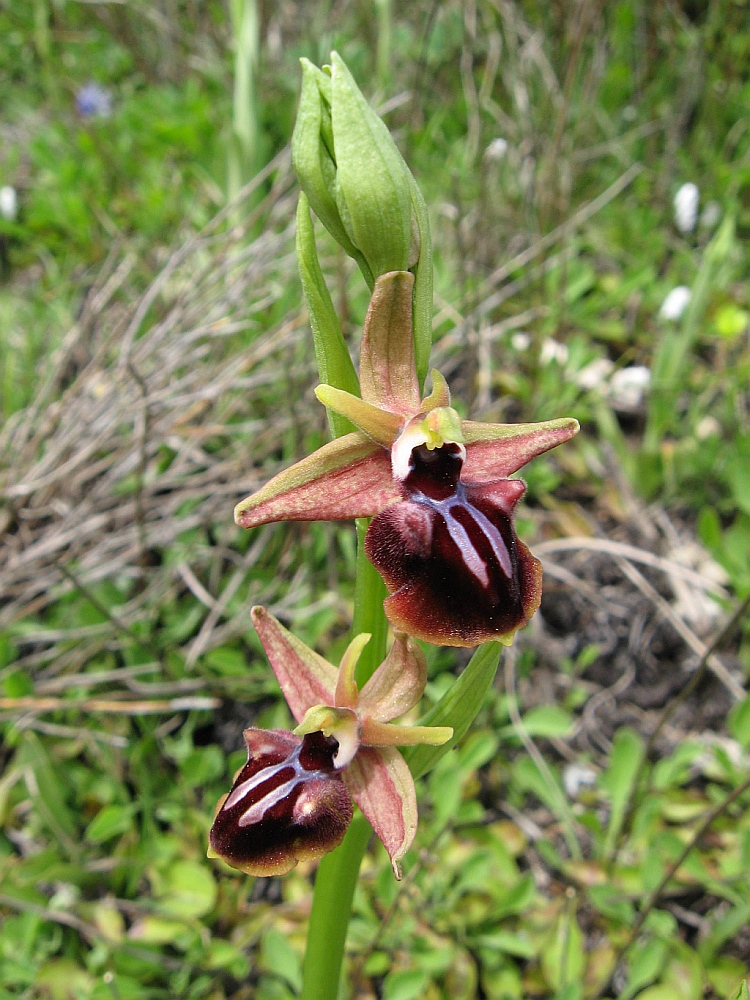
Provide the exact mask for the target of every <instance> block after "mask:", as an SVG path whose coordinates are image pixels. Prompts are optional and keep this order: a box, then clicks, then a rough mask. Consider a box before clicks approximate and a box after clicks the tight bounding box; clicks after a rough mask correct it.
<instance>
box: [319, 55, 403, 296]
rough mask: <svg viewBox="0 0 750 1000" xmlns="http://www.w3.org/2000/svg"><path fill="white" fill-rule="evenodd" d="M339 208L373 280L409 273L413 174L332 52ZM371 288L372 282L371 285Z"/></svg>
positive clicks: (352, 79) (333, 112) (341, 63)
mask: <svg viewBox="0 0 750 1000" xmlns="http://www.w3.org/2000/svg"><path fill="white" fill-rule="evenodd" d="M331 67H332V71H333V72H332V76H331V80H332V94H333V97H332V105H331V115H332V119H333V137H334V146H335V154H336V204H337V207H338V211H339V216H340V219H341V222H342V223H343V226H344V228H345V229H346V232H347V235H348V237H349V239H350V240H351V242H352V243H353V244H354V246H356V247H357V248H358V249H359V250H360V252H361V253H362V254H363V256H364V257H365V259H366V261H367V263H368V265H369V268H370V271H371V274H372V277H373V279H377V278H378V277H379V276H380V275H381V274H385V273H386V272H388V271H406V270H408V268H409V266H410V264H411V263H412V258H413V257H414V259H416V258H418V256H419V250H418V249H417V252H416V255H415V254H414V253H413V250H412V222H411V220H412V204H411V202H412V194H411V184H410V178H411V174H410V173H409V170H408V168H407V166H406V163H405V162H404V159H403V157H402V156H401V154H400V153H399V151H398V149H397V148H396V144H395V143H394V141H393V139H392V138H391V134H390V132H389V131H388V129H387V127H386V126H385V124H384V123H383V122H382V121H381V119H380V118H379V117H378V116H377V115H376V114H375V112H374V111H373V110H372V108H371V107H370V105H369V104H368V103H367V101H366V100H365V98H364V96H363V94H362V92H361V91H360V89H359V87H358V86H357V84H356V83H355V82H354V78H353V77H352V75H351V73H350V72H349V70H348V69H347V67H346V64H345V63H344V60H343V59H342V58H341V56H340V55H339V54H338V53H337V52H332V53H331ZM368 284H369V282H368Z"/></svg>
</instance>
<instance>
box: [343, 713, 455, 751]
mask: <svg viewBox="0 0 750 1000" xmlns="http://www.w3.org/2000/svg"><path fill="white" fill-rule="evenodd" d="M452 736H453V729H452V728H451V727H450V726H396V725H394V724H393V723H392V722H376V721H375V720H374V719H365V721H364V722H363V723H362V744H363V745H364V746H368V747H416V746H431V747H441V746H442V745H443V743H447V742H448V740H449V739H450V738H451V737H452Z"/></svg>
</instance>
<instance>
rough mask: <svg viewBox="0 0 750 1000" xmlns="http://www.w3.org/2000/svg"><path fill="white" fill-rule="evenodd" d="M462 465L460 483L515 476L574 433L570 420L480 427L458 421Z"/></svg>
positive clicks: (562, 419) (479, 425)
mask: <svg viewBox="0 0 750 1000" xmlns="http://www.w3.org/2000/svg"><path fill="white" fill-rule="evenodd" d="M462 427H463V432H464V441H465V443H466V464H465V465H464V469H463V474H462V477H461V478H462V479H465V480H466V481H467V482H488V481H491V480H493V479H501V478H502V477H504V476H509V475H511V473H513V472H517V471H518V470H519V469H520V468H521V466H522V465H525V464H526V463H527V462H529V461H531V459H532V458H536V456H537V455H541V454H543V453H544V452H545V451H549V450H550V448H556V447H557V445H559V444H563V443H564V442H565V441H568V440H570V438H572V437H573V435H574V434H577V433H578V430H579V425H578V421H577V420H574V419H573V418H572V417H561V418H560V419H559V420H546V421H544V422H542V423H538V424H482V423H478V422H476V421H474V420H464V421H462Z"/></svg>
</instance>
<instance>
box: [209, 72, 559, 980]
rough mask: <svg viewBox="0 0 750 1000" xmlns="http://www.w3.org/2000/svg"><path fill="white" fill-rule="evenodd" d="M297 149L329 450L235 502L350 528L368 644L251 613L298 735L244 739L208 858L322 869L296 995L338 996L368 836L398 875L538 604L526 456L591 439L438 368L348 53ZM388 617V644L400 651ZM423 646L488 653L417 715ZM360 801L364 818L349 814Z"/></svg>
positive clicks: (398, 192)
mask: <svg viewBox="0 0 750 1000" xmlns="http://www.w3.org/2000/svg"><path fill="white" fill-rule="evenodd" d="M302 69H303V84H302V94H301V97H300V106H299V114H298V119H297V124H296V126H295V132H294V137H293V141H292V158H293V161H294V165H295V169H296V171H297V175H298V178H299V182H300V187H301V189H302V193H301V195H300V200H299V206H298V212H297V256H298V262H299V269H300V277H301V281H302V288H303V293H304V296H305V301H306V303H307V307H308V312H309V316H310V326H311V329H312V334H313V340H314V344H315V356H316V360H317V364H318V370H319V375H320V381H321V384H320V385H319V386H318V388H317V390H316V393H317V396H318V399H319V400H320V402H321V403H322V404H323V405H324V406H325V407H326V410H327V414H328V420H329V426H330V429H331V435H332V440H331V441H330V442H329V443H328V444H326V445H324V446H323V447H322V448H319V449H318V450H317V451H316V452H315V453H314V454H312V455H309V456H307V457H306V458H304V459H302V461H300V462H298V463H296V465H293V466H292V467H291V468H288V469H286V470H285V471H283V472H281V473H279V474H278V475H277V476H275V477H274V478H273V479H271V480H270V482H268V483H266V485H265V486H264V487H263V488H262V489H260V490H259V491H257V492H256V493H254V494H253V495H252V496H249V497H247V498H246V499H245V500H243V501H242V502H241V503H239V504H238V505H237V508H236V510H235V519H236V521H237V523H238V524H239V525H241V526H242V527H244V528H250V529H252V528H255V527H257V526H260V525H262V524H267V523H269V522H272V521H283V520H302V521H309V520H341V519H353V520H355V522H356V531H357V565H356V581H355V607H354V621H353V636H352V640H351V642H350V644H349V646H348V648H347V650H346V651H345V653H344V655H343V657H342V659H341V663H340V665H339V667H338V668H336V667H335V666H334V665H332V664H331V663H329V662H328V661H327V660H326V659H325V658H324V657H322V656H321V655H320V654H318V653H317V652H315V651H314V650H313V649H310V648H309V647H308V646H306V645H305V644H304V643H303V642H302V641H301V640H300V639H298V638H297V637H295V636H294V635H293V634H292V633H291V632H289V631H288V630H287V629H286V628H285V627H284V626H283V625H282V624H281V622H279V621H278V620H277V619H276V618H274V617H273V615H271V614H270V613H269V612H268V611H266V610H265V609H264V608H262V607H256V608H253V610H252V618H253V622H254V624H255V627H256V630H257V632H258V635H259V637H260V640H261V643H262V644H263V647H264V649H265V651H266V654H267V656H268V659H269V662H270V664H271V667H272V668H273V671H274V673H275V674H276V677H277V679H278V682H279V685H280V687H281V691H282V693H283V695H284V697H285V698H286V700H287V703H288V705H289V708H290V710H291V713H292V715H293V716H294V718H295V720H296V722H297V727H296V728H295V729H294V730H293V731H292V732H287V731H282V730H273V731H264V730H260V729H253V728H250V729H247V730H245V733H244V736H245V742H246V744H247V749H248V759H247V763H246V764H245V765H244V766H243V768H241V769H240V771H239V772H238V773H237V775H236V776H235V780H234V783H233V785H232V787H231V789H230V790H229V792H228V793H227V794H226V795H225V796H223V797H222V799H221V801H220V802H219V804H218V806H217V811H216V816H215V819H214V823H213V826H212V828H211V833H210V837H209V840H210V850H209V853H210V854H211V856H216V857H220V858H223V859H224V860H225V861H227V862H228V863H229V864H230V865H231V866H233V867H235V868H237V869H239V870H241V871H244V872H247V873H249V874H252V875H283V874H285V873H286V872H288V871H290V870H291V869H292V868H294V866H295V865H297V864H298V863H299V862H300V861H307V860H312V859H322V860H321V861H320V865H319V867H318V872H317V877H316V879H315V889H314V895H313V903H312V910H311V916H310V923H309V929H308V941H307V950H306V955H305V961H304V967H303V986H302V994H301V995H302V1000H336V997H337V996H338V993H339V980H340V975H341V967H342V961H343V955H344V949H345V943H346V932H347V928H348V925H349V918H350V914H351V906H352V900H353V897H354V891H355V887H356V883H357V878H358V874H359V868H360V864H361V861H362V857H363V855H364V851H365V849H366V847H367V844H368V842H369V839H370V835H371V833H372V832H373V831H374V832H375V833H376V834H377V836H378V837H379V839H380V840H381V842H382V843H383V845H384V847H385V849H386V851H387V852H388V855H389V857H390V860H391V864H392V867H393V872H394V875H395V877H396V878H397V879H400V878H401V862H402V860H403V858H404V856H405V855H406V853H407V851H408V850H409V848H410V847H411V844H412V842H413V840H414V836H415V834H416V829H417V795H416V789H415V785H414V778H415V777H419V776H421V775H422V774H425V773H426V772H427V771H429V770H430V769H431V768H432V767H433V766H434V765H435V763H436V762H437V761H438V760H439V759H440V757H441V756H442V755H443V754H444V753H446V752H447V751H448V750H449V749H450V748H451V747H452V746H454V744H455V742H456V740H458V739H460V738H461V737H462V736H463V735H464V733H465V732H466V731H467V729H468V727H469V726H470V725H471V723H472V721H473V719H474V718H475V716H476V714H477V713H478V712H479V711H480V709H481V707H482V703H483V701H484V698H485V695H486V693H487V690H488V689H489V686H490V685H491V684H492V682H493V679H494V676H495V672H496V670H497V663H498V659H499V650H500V648H501V647H500V646H499V645H498V643H503V644H505V645H509V644H511V643H512V641H513V638H514V635H515V633H516V631H517V630H518V629H519V628H522V627H523V626H524V625H525V624H526V623H527V621H528V620H529V618H530V617H531V615H532V614H533V613H534V611H535V610H536V609H537V607H538V605H539V601H540V599H541V564H540V563H539V562H538V560H536V559H535V558H534V557H533V556H532V555H531V553H530V552H529V550H528V549H527V548H526V546H525V545H524V544H523V542H522V541H521V540H520V539H519V538H518V537H517V535H516V533H515V528H514V513H515V508H516V505H517V504H518V502H519V501H520V499H521V497H522V496H523V494H524V492H525V488H526V486H525V483H524V482H523V481H522V480H520V479H514V478H511V477H512V476H513V474H514V473H516V472H517V471H518V470H519V469H520V468H521V467H522V466H523V465H524V464H525V463H526V462H528V461H530V460H531V459H532V458H534V457H535V456H537V455H540V454H542V453H543V452H545V451H547V450H549V449H550V448H554V447H556V446H557V445H559V444H562V443H563V442H565V441H567V440H568V439H569V438H570V437H572V436H573V435H574V434H575V433H576V431H577V430H578V424H577V422H576V421H575V420H573V419H569V418H562V419H559V420H551V421H546V422H544V423H538V424H517V425H506V424H481V423H476V422H474V421H470V420H462V419H461V417H460V415H459V413H458V411H457V410H456V409H454V408H453V407H452V405H451V395H450V391H449V388H448V385H447V383H446V381H445V379H444V378H443V377H442V375H441V374H440V373H439V372H437V371H433V372H432V374H431V383H432V385H431V391H430V392H429V393H426V392H425V387H424V382H425V376H426V374H427V368H428V361H429V352H430V344H431V314H432V256H431V245H430V234H429V224H428V218H427V210H426V206H425V203H424V199H423V198H422V195H421V193H420V192H419V189H418V187H417V185H416V182H415V181H414V178H413V177H412V175H411V173H410V172H409V169H408V167H407V166H406V164H405V162H404V161H403V159H402V157H401V155H400V153H399V152H398V149H397V148H396V145H395V143H394V142H393V139H392V138H391V136H390V134H389V132H388V130H387V128H386V127H385V125H384V124H383V122H382V121H381V120H380V118H378V116H377V115H376V114H375V112H374V111H373V110H372V109H371V108H370V107H369V105H368V104H367V102H366V100H365V98H364V97H363V95H362V94H361V92H360V91H359V89H358V88H357V86H356V84H355V82H354V80H353V78H352V76H351V74H350V73H349V70H348V69H347V67H346V66H345V64H344V63H343V61H342V60H341V58H340V57H339V56H338V55H337V54H336V53H335V52H334V53H332V56H331V65H330V66H325V67H323V69H322V70H320V69H318V68H317V67H315V66H313V65H312V64H311V63H309V62H307V61H306V60H303V61H302ZM311 210H312V212H314V213H315V215H316V216H317V218H318V219H319V221H320V222H321V223H322V224H323V225H324V226H325V228H326V229H327V230H328V232H329V233H330V235H331V236H332V237H333V238H334V239H335V240H336V241H337V242H338V243H339V244H340V245H341V246H342V247H343V249H344V250H345V251H346V252H347V253H348V254H349V255H350V256H351V257H352V258H353V259H354V260H355V261H356V262H357V264H358V266H359V268H360V271H361V273H362V276H363V278H364V280H365V281H366V283H367V285H368V287H369V288H370V290H371V293H372V294H371V300H370V305H369V308H368V311H367V316H366V319H365V323H364V329H363V332H362V340H361V346H360V351H359V356H360V363H359V372H358V373H357V371H356V370H355V368H354V365H353V363H352V360H351V356H350V354H349V349H348V346H347V343H346V340H345V339H344V336H343V333H342V330H341V328H340V325H339V322H338V318H337V316H336V312H335V309H334V307H333V303H332V301H331V296H330V293H329V291H328V288H327V286H326V282H325V279H324V276H323V273H322V270H321V267H320V263H319V260H318V254H317V247H316V243H315V230H314V223H313V218H312V216H311ZM389 628H390V629H391V630H392V632H393V642H392V644H391V645H390V648H388V642H387V640H388V635H389ZM418 640H422V641H425V642H428V643H433V644H439V645H452V646H479V647H480V648H479V649H477V651H476V652H475V654H474V656H473V657H472V658H471V661H470V662H469V664H468V666H467V667H466V669H465V670H464V672H463V674H462V675H461V676H460V677H459V678H458V679H457V680H456V681H455V682H454V684H453V686H452V687H451V688H450V689H449V691H448V692H447V693H446V694H445V695H444V696H443V698H442V699H441V700H440V701H439V702H438V703H437V704H436V705H435V706H434V707H433V708H432V709H431V711H430V712H429V713H428V714H427V716H426V717H425V718H424V719H422V720H421V722H420V723H419V724H417V725H405V724H404V723H403V719H404V717H406V716H407V713H409V712H410V711H411V710H412V709H413V708H414V707H415V706H416V705H417V704H418V703H419V701H420V699H421V697H422V694H423V692H424V689H425V685H426V682H427V661H426V658H425V654H424V651H423V649H422V647H421V646H420V644H419V642H418ZM355 804H356V806H357V807H358V810H359V811H358V812H357V813H356V815H355Z"/></svg>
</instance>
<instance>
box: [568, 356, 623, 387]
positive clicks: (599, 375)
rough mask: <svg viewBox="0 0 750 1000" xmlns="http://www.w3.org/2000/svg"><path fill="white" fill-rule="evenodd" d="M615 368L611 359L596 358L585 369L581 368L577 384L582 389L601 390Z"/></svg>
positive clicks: (577, 376)
mask: <svg viewBox="0 0 750 1000" xmlns="http://www.w3.org/2000/svg"><path fill="white" fill-rule="evenodd" d="M614 367H615V366H614V364H613V363H612V362H611V361H610V360H609V358H596V359H595V360H594V361H590V362H589V363H588V364H587V365H586V366H585V368H581V370H580V371H579V372H578V374H577V375H576V382H577V384H578V385H579V386H580V387H581V388H582V389H600V388H601V387H602V386H603V385H604V383H605V381H606V380H607V378H608V377H609V375H611V374H612V369H613V368H614Z"/></svg>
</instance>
